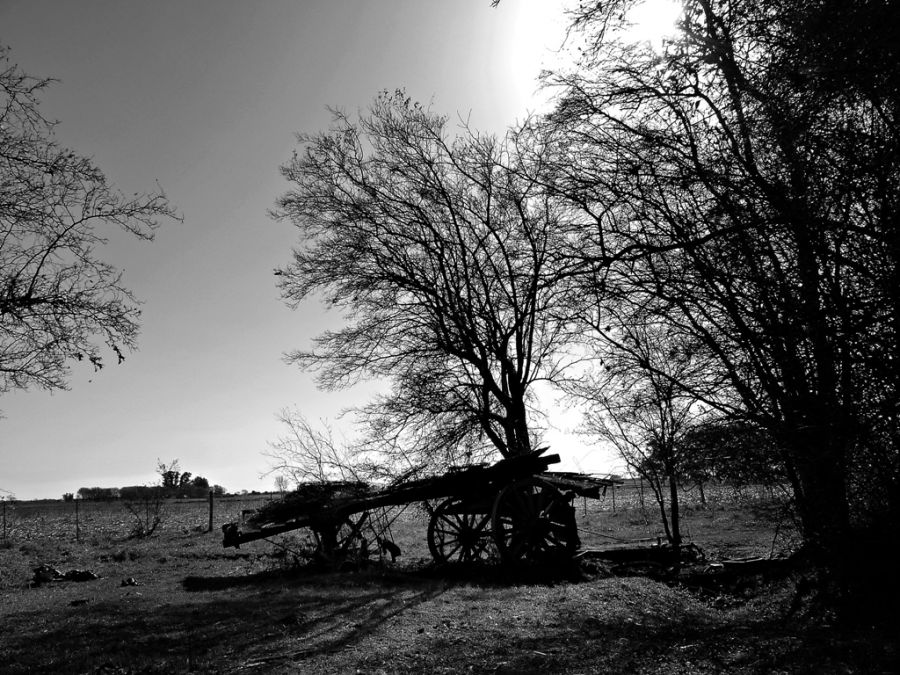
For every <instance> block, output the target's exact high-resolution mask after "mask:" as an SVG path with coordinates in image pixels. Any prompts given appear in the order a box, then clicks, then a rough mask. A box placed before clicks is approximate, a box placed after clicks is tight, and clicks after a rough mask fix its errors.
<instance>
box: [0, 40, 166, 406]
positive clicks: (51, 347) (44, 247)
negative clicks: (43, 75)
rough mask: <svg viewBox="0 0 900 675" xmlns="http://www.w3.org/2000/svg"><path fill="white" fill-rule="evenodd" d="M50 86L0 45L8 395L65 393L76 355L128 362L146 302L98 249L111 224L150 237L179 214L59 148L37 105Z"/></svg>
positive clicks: (2, 341) (0, 291)
mask: <svg viewBox="0 0 900 675" xmlns="http://www.w3.org/2000/svg"><path fill="white" fill-rule="evenodd" d="M49 84H50V80H47V79H38V78H33V77H30V76H28V75H25V74H24V73H23V72H22V71H21V70H20V69H19V67H18V66H16V65H13V64H11V63H10V61H9V56H8V53H7V51H6V50H5V49H2V48H0V392H3V391H7V390H9V389H10V388H26V387H29V386H32V385H36V386H38V387H43V388H46V389H61V388H65V387H66V376H67V373H68V369H67V363H68V362H69V361H70V360H71V359H76V360H85V361H88V362H90V363H91V364H93V365H94V367H96V368H99V367H101V365H102V351H101V347H102V346H103V345H105V346H106V347H107V348H108V349H109V350H111V351H112V352H113V353H114V354H115V355H116V356H117V357H118V359H119V360H120V361H121V360H122V359H123V358H124V354H125V352H126V351H128V350H130V349H133V348H134V347H135V339H136V336H137V332H138V316H139V311H138V303H137V301H136V300H135V298H134V297H133V296H132V294H131V293H130V292H129V291H128V290H127V289H126V288H124V287H123V285H122V283H121V274H120V272H119V271H118V270H116V269H115V268H114V267H113V266H112V265H110V264H108V263H106V262H104V261H103V260H101V259H100V258H99V257H98V255H97V249H98V248H99V247H100V246H102V245H103V244H104V243H105V234H106V233H105V230H107V229H108V228H121V229H124V230H126V231H127V232H130V233H131V234H133V235H134V236H136V237H139V238H141V239H148V240H149V239H152V237H153V230H154V228H155V227H156V223H157V220H158V219H159V218H160V217H171V216H172V215H173V213H172V210H171V209H170V207H169V205H168V203H167V202H166V199H165V197H164V196H163V195H162V194H160V193H156V194H150V195H135V196H133V197H126V196H124V195H122V194H120V193H118V192H116V191H114V190H113V189H112V188H111V187H110V186H109V185H108V183H107V182H106V178H105V177H104V175H103V174H102V173H101V172H100V170H99V169H97V168H96V167H95V166H94V165H93V163H92V162H91V160H90V159H88V158H86V157H81V156H78V155H76V154H75V153H73V152H71V151H69V150H67V149H66V148H62V147H60V146H59V145H58V144H57V142H56V141H55V140H54V138H53V127H54V123H52V122H50V121H48V120H46V119H45V118H44V117H43V116H42V115H41V113H40V111H39V109H38V104H39V98H38V97H39V95H40V93H41V91H42V90H43V89H44V88H46V87H47V86H48V85H49Z"/></svg>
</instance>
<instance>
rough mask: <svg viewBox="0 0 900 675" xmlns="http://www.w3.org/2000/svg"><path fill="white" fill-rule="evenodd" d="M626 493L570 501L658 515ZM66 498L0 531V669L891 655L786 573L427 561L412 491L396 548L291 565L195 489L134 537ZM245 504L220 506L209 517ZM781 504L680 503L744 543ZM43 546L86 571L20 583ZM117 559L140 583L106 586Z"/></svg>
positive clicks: (610, 516)
mask: <svg viewBox="0 0 900 675" xmlns="http://www.w3.org/2000/svg"><path fill="white" fill-rule="evenodd" d="M623 497H624V495H619V496H618V500H617V507H616V511H612V509H611V504H610V500H609V499H607V500H606V501H605V502H603V503H602V504H600V505H597V504H594V505H593V508H592V505H591V503H588V509H587V512H586V513H585V511H584V509H583V505H580V506H581V507H582V508H580V509H579V519H580V525H581V526H582V539H583V540H584V541H585V544H586V545H587V546H596V545H597V544H598V543H600V542H604V541H613V540H612V539H610V537H615V538H616V539H635V538H645V537H654V536H656V535H657V534H658V528H657V527H656V524H655V520H654V519H653V518H654V513H653V512H652V511H649V510H648V511H646V512H645V511H644V510H642V509H641V508H640V506H639V504H632V503H628V502H627V501H625V500H624V499H623ZM66 506H67V505H62V504H55V505H52V506H48V507H47V508H46V509H45V510H44V515H37V512H35V513H34V514H31V516H30V518H26V517H25V514H23V513H22V511H23V509H21V507H20V509H19V510H18V514H19V515H18V516H17V517H18V521H17V523H18V524H17V528H16V529H15V530H14V531H12V537H10V540H9V543H8V544H7V545H6V546H2V545H0V574H2V576H0V663H2V664H3V666H2V668H0V670H2V671H3V672H4V673H9V674H10V675H12V674H15V673H40V672H47V673H51V672H52V673H82V672H85V673H94V672H96V673H101V672H102V673H139V672H140V673H152V672H157V673H178V672H220V673H231V672H242V673H244V672H251V673H288V672H290V673H297V672H303V673H356V672H364V673H379V672H383V673H440V672H444V673H470V672H471V673H503V672H516V673H522V672H524V673H527V672H541V673H589V672H629V673H773V672H784V673H826V672H827V673H831V672H841V673H878V672H896V665H897V664H896V655H897V652H896V638H895V636H894V635H893V634H891V633H888V632H886V631H882V630H881V629H878V628H871V629H869V630H867V631H861V632H857V631H838V630H837V629H834V628H829V627H827V626H825V625H824V624H820V623H817V622H815V621H810V620H809V618H808V617H805V618H801V616H800V615H798V614H796V613H795V614H790V611H789V610H790V609H791V603H792V601H793V599H794V598H795V594H794V589H793V586H792V583H791V579H790V578H786V579H778V580H770V581H766V580H764V579H761V578H758V579H757V578H754V579H749V580H747V583H744V584H742V585H741V586H740V587H734V588H730V589H728V590H720V591H715V592H709V591H707V592H704V593H698V592H692V591H689V590H688V588H687V587H685V586H684V585H680V584H677V583H664V582H659V581H653V580H651V579H648V578H645V577H641V576H629V577H619V576H613V575H609V574H608V573H607V571H606V569H605V568H604V567H603V566H602V565H599V566H590V567H587V568H585V570H582V571H580V572H572V573H570V574H567V575H565V576H564V577H557V578H555V579H548V578H543V579H525V578H522V577H520V578H518V579H517V578H514V577H512V576H510V575H509V573H507V572H504V571H502V570H499V569H498V568H496V567H490V566H488V567H483V568H479V569H468V570H461V569H458V568H457V569H444V570H440V569H435V568H434V567H433V566H432V565H431V564H430V563H429V562H428V561H427V560H426V557H427V553H426V552H425V545H424V529H425V523H426V520H425V517H424V516H423V514H421V513H420V512H417V511H416V510H411V511H408V512H407V513H406V514H404V515H403V516H402V517H401V518H400V519H398V521H397V523H396V526H395V528H394V536H395V538H396V540H397V542H398V543H399V544H400V546H401V548H402V549H403V551H404V554H403V556H402V557H401V558H400V559H399V560H398V562H397V563H395V564H392V563H390V562H384V563H379V564H374V565H372V566H369V567H366V568H363V569H354V570H345V571H341V572H336V571H328V570H322V569H316V568H315V567H313V566H309V565H305V566H304V565H299V566H297V565H295V564H294V556H293V554H292V553H288V554H287V555H285V554H284V553H283V552H280V551H279V549H277V548H275V547H273V546H271V545H269V544H266V543H265V542H259V543H257V544H252V545H248V546H246V547H244V548H243V549H241V550H237V551H235V550H233V549H229V550H223V549H222V548H221V546H220V537H219V533H218V532H216V533H213V534H206V533H205V532H204V531H203V530H204V529H205V523H206V511H205V508H206V507H205V505H204V504H202V503H194V504H192V505H191V504H182V505H178V504H174V505H171V506H172V509H171V511H170V513H169V518H168V520H166V521H165V522H164V524H163V527H162V529H161V530H160V531H159V533H158V534H157V535H156V536H154V537H152V538H150V539H145V540H135V539H127V538H125V534H126V533H127V532H128V529H127V526H128V522H127V518H124V517H123V516H122V515H121V513H120V511H121V506H117V505H104V506H103V507H102V509H101V508H100V507H97V509H96V510H95V511H94V512H93V514H92V516H91V517H92V518H93V520H86V521H84V522H85V529H84V530H83V531H82V535H83V538H82V541H81V542H78V541H75V537H74V530H72V529H71V528H70V526H69V525H70V524H71V523H69V522H68V521H62V520H59V519H64V518H67V517H68V516H69V515H70V514H69V513H68V512H67V511H66V510H65V507H66ZM598 506H600V507H604V508H597V507H598ZM243 508H250V505H248V504H247V503H244V504H233V505H230V506H226V505H224V504H223V505H221V510H220V512H219V516H218V517H217V522H218V523H220V522H223V521H224V520H229V519H231V518H232V517H233V516H234V515H235V514H236V515H237V516H239V514H240V511H241V510H242V509H243ZM54 509H56V511H54ZM103 509H105V511H104V510H103ZM104 513H105V514H106V515H105V516H104V515H103V514H104ZM81 515H84V514H80V516H81ZM33 518H38V519H40V518H42V519H43V522H42V524H41V527H43V532H44V534H41V530H40V529H39V528H38V527H37V526H36V525H35V522H34V521H33ZM780 518H781V514H780V512H779V509H778V508H777V507H773V506H772V505H771V504H769V503H766V502H758V501H750V502H748V503H743V504H733V503H731V504H728V503H725V502H724V500H722V501H719V502H718V503H716V504H714V505H712V506H710V507H707V508H702V509H701V508H697V507H696V506H693V505H692V506H690V508H689V510H688V513H687V514H686V524H687V526H688V528H689V530H690V532H691V533H692V535H693V539H694V541H696V542H698V543H700V544H701V546H703V547H704V548H705V549H706V550H707V551H708V552H709V551H710V550H718V551H720V552H722V553H725V554H728V555H729V556H730V557H743V556H745V555H761V554H768V552H769V551H770V550H771V548H772V542H773V540H775V541H776V547H777V546H779V545H780V544H778V542H781V543H783V544H785V545H787V544H788V543H789V536H788V535H789V534H790V533H789V531H788V530H789V528H786V526H785V525H784V524H783V523H782V524H781V530H782V534H780V535H779V537H778V538H777V539H775V537H774V534H775V530H776V528H777V527H778V526H779V523H780ZM26 520H31V522H30V523H27V524H26V523H25V522H24V521H26ZM120 521H121V523H120V524H118V525H117V524H116V523H119V522H120ZM38 523H39V524H40V521H38ZM588 530H590V532H588ZM26 532H28V533H29V535H28V536H25V534H24V533H26ZM51 533H52V534H51ZM303 538H304V534H303V532H300V533H297V534H296V535H294V536H292V537H290V538H289V539H288V544H289V546H290V548H291V549H292V550H293V551H297V552H299V551H301V549H302V548H303ZM594 540H596V541H594ZM42 563H46V564H52V565H55V566H56V567H58V568H60V569H61V570H64V571H65V570H67V569H72V568H82V569H90V570H92V571H94V572H95V573H97V574H98V575H99V576H100V578H99V579H97V580H94V581H89V582H83V583H76V582H54V583H50V584H45V585H42V586H39V587H37V588H29V587H28V584H27V582H28V580H29V579H30V577H31V573H32V568H33V567H36V566H37V565H39V564H42ZM128 577H134V578H135V579H136V580H137V582H138V584H139V585H138V586H122V585H121V582H122V581H123V580H124V579H126V578H128Z"/></svg>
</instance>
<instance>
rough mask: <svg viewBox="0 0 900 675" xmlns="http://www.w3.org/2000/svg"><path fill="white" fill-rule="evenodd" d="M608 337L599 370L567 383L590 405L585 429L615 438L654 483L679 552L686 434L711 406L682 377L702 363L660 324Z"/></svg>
mask: <svg viewBox="0 0 900 675" xmlns="http://www.w3.org/2000/svg"><path fill="white" fill-rule="evenodd" d="M607 337H608V341H607V342H606V347H607V349H606V351H605V352H604V355H603V359H602V362H601V365H600V368H599V369H598V371H599V372H595V373H593V374H589V375H586V376H585V378H584V379H583V380H581V381H580V382H578V383H577V384H575V385H574V386H571V385H570V389H571V390H572V391H574V392H575V393H576V394H577V395H578V396H580V397H581V398H582V399H583V400H587V401H588V403H589V405H590V413H589V415H588V416H587V418H586V424H585V427H586V430H587V431H588V433H590V434H592V435H594V436H596V437H598V438H600V439H602V440H604V441H607V442H609V443H611V444H612V445H613V446H614V447H615V448H616V449H617V450H618V452H619V454H620V456H621V457H622V459H624V460H625V462H626V463H627V465H628V466H629V468H630V469H631V470H632V471H633V472H635V473H636V474H637V475H639V476H640V477H641V478H643V479H644V480H646V481H647V482H648V483H649V485H650V488H651V490H652V492H653V495H654V497H655V498H656V502H657V504H658V505H659V510H660V516H661V521H662V525H663V529H664V530H665V533H666V539H667V540H668V541H669V543H670V544H671V545H672V547H673V548H674V549H675V550H676V552H678V551H680V548H681V544H682V534H681V511H680V508H679V481H680V480H681V479H682V478H683V477H684V469H685V461H684V460H685V458H684V456H683V451H684V448H685V446H684V445H683V444H682V442H681V440H682V437H683V436H684V435H685V433H687V432H688V431H689V430H690V429H691V428H692V427H693V426H694V425H695V424H697V423H698V421H699V420H701V419H703V418H704V417H705V416H706V415H707V414H708V412H709V408H708V407H707V406H705V405H704V404H703V403H702V402H701V401H700V400H699V399H698V397H697V395H696V390H691V389H685V388H684V386H683V383H685V382H696V381H698V379H701V378H702V375H700V371H702V370H703V367H702V364H700V363H698V361H697V360H696V359H695V358H694V356H693V351H692V350H691V349H690V347H689V345H688V344H686V343H685V342H683V341H679V340H678V339H677V338H676V337H675V336H674V335H672V334H671V333H668V332H667V331H666V330H665V329H664V328H661V327H658V326H652V325H648V324H641V323H638V322H635V323H633V324H631V325H629V326H627V327H625V328H623V329H621V330H619V331H616V332H610V333H608V334H607ZM698 375H699V377H698ZM667 501H668V507H667V506H666V503H667Z"/></svg>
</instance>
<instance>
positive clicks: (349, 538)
mask: <svg viewBox="0 0 900 675" xmlns="http://www.w3.org/2000/svg"><path fill="white" fill-rule="evenodd" d="M368 518H369V513H368V512H365V513H363V514H361V515H360V516H359V518H357V519H356V520H354V519H353V518H352V517H351V516H348V517H347V518H344V520H343V521H341V522H340V524H338V525H337V526H336V527H335V526H331V527H329V526H325V525H320V526H319V527H318V528H316V529H314V530H313V534H315V536H316V542H317V543H318V551H317V552H318V554H319V555H321V556H322V557H324V558H325V559H327V560H336V559H340V560H347V559H355V560H362V559H364V558H368V557H369V542H368V541H367V540H366V538H365V537H364V536H363V534H362V530H363V527H364V526H365V524H366V521H367V520H368Z"/></svg>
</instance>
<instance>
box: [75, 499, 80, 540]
mask: <svg viewBox="0 0 900 675" xmlns="http://www.w3.org/2000/svg"><path fill="white" fill-rule="evenodd" d="M75 541H77V542H78V543H79V544H80V543H81V526H80V524H79V522H78V500H77V499H76V500H75Z"/></svg>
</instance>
